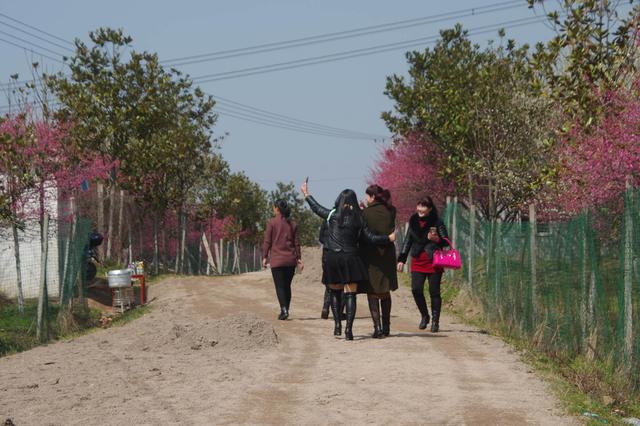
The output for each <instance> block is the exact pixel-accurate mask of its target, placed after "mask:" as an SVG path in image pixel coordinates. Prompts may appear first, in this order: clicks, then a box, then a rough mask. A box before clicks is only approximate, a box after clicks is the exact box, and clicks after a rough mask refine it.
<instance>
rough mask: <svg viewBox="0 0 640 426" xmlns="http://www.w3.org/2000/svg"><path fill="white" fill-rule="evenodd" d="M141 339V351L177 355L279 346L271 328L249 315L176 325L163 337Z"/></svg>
mask: <svg viewBox="0 0 640 426" xmlns="http://www.w3.org/2000/svg"><path fill="white" fill-rule="evenodd" d="M140 337H141V338H140V339H138V340H137V341H136V343H135V344H134V346H140V347H144V350H149V349H150V348H161V347H164V348H166V347H167V346H170V347H173V348H175V349H176V350H178V351H183V350H208V349H212V348H215V349H216V350H222V351H224V352H225V353H227V352H238V351H257V350H265V349H269V348H273V347H275V346H276V345H277V344H278V343H279V341H278V335H277V334H276V331H275V329H274V328H273V326H272V325H271V324H270V323H269V322H267V321H265V320H263V319H261V318H260V317H258V316H257V315H255V314H250V313H242V314H237V315H230V316H226V317H223V318H220V319H208V320H203V321H202V322H195V323H194V322H188V323H175V324H173V325H172V326H171V328H170V330H169V331H168V332H167V333H166V334H156V335H151V336H140Z"/></svg>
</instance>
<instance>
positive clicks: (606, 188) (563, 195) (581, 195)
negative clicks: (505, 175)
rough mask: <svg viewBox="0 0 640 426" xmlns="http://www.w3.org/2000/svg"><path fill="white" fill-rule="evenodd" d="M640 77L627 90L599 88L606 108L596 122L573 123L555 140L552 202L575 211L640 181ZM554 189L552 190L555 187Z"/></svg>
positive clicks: (569, 212)
mask: <svg viewBox="0 0 640 426" xmlns="http://www.w3.org/2000/svg"><path fill="white" fill-rule="evenodd" d="M639 89H640V79H639V80H637V81H636V83H635V84H634V85H633V87H632V89H631V90H619V91H617V92H608V93H602V94H600V95H599V96H600V101H601V103H602V104H603V105H605V107H606V111H607V114H606V115H605V117H604V118H603V119H602V120H601V121H600V122H599V123H598V125H597V126H596V127H585V126H573V128H572V129H573V130H572V131H571V132H570V133H569V134H568V135H567V137H566V138H565V139H564V140H563V141H562V142H561V143H560V144H559V147H558V157H559V161H560V164H561V167H560V169H559V170H560V171H559V179H558V182H559V183H558V188H557V192H556V197H553V199H554V200H555V204H556V205H557V206H558V207H559V208H560V210H561V211H562V212H564V213H568V214H574V213H577V212H580V211H582V210H584V209H586V208H589V207H591V206H595V205H599V204H602V203H604V202H606V201H609V200H611V199H613V198H615V197H617V196H619V195H620V194H621V193H623V192H624V191H625V187H626V185H627V184H628V183H631V184H632V185H634V186H637V185H638V183H639V182H640V99H639V98H638V93H639V92H640V90H639ZM554 192H555V191H554Z"/></svg>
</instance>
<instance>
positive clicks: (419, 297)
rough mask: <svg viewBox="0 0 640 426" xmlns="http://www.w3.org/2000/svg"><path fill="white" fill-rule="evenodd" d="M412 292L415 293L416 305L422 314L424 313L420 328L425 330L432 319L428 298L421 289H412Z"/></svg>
mask: <svg viewBox="0 0 640 426" xmlns="http://www.w3.org/2000/svg"><path fill="white" fill-rule="evenodd" d="M411 293H412V294H413V300H415V302H416V306H417V307H418V310H419V311H420V315H422V318H421V319H420V324H419V325H418V328H419V329H420V330H424V329H425V328H427V324H429V320H430V318H429V308H427V300H426V299H425V298H424V293H423V292H421V291H412V292H411Z"/></svg>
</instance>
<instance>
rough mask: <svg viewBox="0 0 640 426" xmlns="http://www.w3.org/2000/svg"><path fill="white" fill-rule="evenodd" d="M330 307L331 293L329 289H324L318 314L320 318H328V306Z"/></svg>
mask: <svg viewBox="0 0 640 426" xmlns="http://www.w3.org/2000/svg"><path fill="white" fill-rule="evenodd" d="M330 305H331V291H330V290H329V287H327V286H325V287H324V301H323V303H322V312H321V313H320V318H322V319H327V318H329V306H330Z"/></svg>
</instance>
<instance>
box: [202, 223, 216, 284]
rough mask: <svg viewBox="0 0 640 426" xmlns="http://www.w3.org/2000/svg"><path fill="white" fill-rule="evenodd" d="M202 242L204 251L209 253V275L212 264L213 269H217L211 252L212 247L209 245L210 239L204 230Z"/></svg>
mask: <svg viewBox="0 0 640 426" xmlns="http://www.w3.org/2000/svg"><path fill="white" fill-rule="evenodd" d="M202 244H203V245H204V251H205V252H206V253H207V275H209V266H211V269H213V271H215V270H216V264H215V262H214V260H213V256H212V254H211V248H210V247H209V241H207V237H206V235H205V234H204V232H203V233H202Z"/></svg>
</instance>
